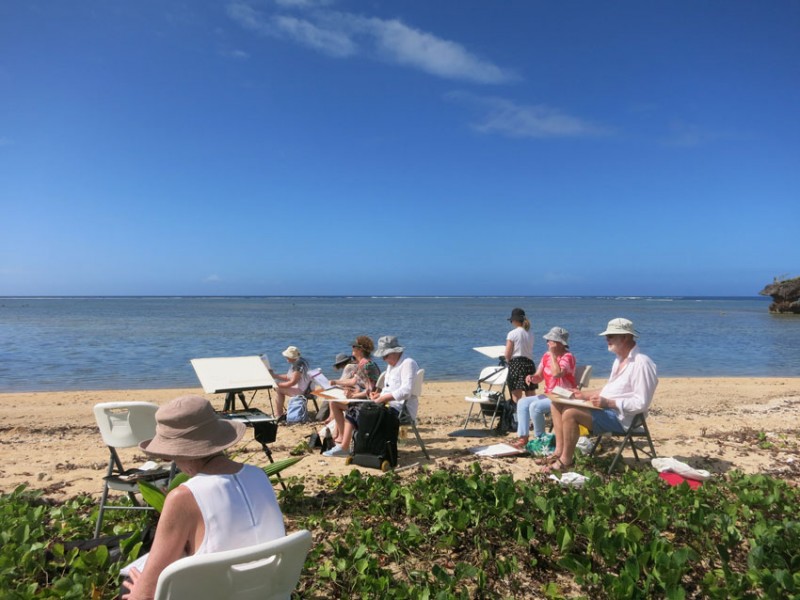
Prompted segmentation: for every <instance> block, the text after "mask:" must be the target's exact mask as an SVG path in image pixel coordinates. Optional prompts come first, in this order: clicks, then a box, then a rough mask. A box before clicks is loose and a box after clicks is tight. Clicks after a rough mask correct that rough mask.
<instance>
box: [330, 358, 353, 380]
mask: <svg viewBox="0 0 800 600" xmlns="http://www.w3.org/2000/svg"><path fill="white" fill-rule="evenodd" d="M333 368H334V370H336V371H341V372H342V375H341V377H340V379H350V378H351V377H354V376H355V374H356V371H357V370H358V362H357V361H356V358H355V357H354V356H353V355H352V354H347V353H345V352H339V354H337V355H336V358H335V359H334V361H333ZM337 381H339V379H331V380H330V382H331V383H332V384H333V385H338V384H337V383H336V382H337Z"/></svg>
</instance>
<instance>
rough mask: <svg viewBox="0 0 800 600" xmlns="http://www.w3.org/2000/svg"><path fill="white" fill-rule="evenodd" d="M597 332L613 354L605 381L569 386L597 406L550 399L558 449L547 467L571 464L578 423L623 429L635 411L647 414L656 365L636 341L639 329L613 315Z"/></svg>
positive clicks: (596, 428) (602, 430) (613, 430)
mask: <svg viewBox="0 0 800 600" xmlns="http://www.w3.org/2000/svg"><path fill="white" fill-rule="evenodd" d="M600 335H601V336H605V338H606V343H607V344H608V351H609V352H613V353H614V354H615V355H616V358H615V359H614V364H613V366H612V367H611V376H610V377H609V378H608V383H606V384H605V386H603V389H601V390H599V391H591V390H577V389H574V390H572V391H573V392H574V393H575V397H576V398H578V399H581V400H586V401H588V402H591V403H592V404H593V405H594V406H596V407H597V408H598V409H600V410H593V409H588V408H579V407H576V406H571V405H568V404H559V403H558V402H553V405H552V415H553V431H554V432H555V434H556V445H557V448H558V453H554V454H553V456H552V457H551V459H552V464H551V465H550V466H549V467H548V468H546V471H557V470H562V469H566V468H568V467H571V466H572V463H573V462H574V457H575V445H576V444H577V443H578V426H579V425H583V426H584V427H586V428H587V429H588V430H589V431H591V432H592V433H593V434H599V433H625V431H627V429H628V427H630V426H631V423H632V422H633V418H634V417H635V416H636V415H637V414H639V413H644V414H645V415H646V414H647V411H648V410H649V408H650V403H651V402H652V401H653V394H654V393H655V391H656V386H657V385H658V375H657V373H656V365H655V363H654V362H653V361H652V360H650V357H649V356H647V355H645V354H642V352H641V351H640V350H639V347H638V346H637V345H636V338H637V337H638V336H639V333H638V332H637V331H636V330H635V329H634V328H633V323H632V322H631V321H629V320H628V319H621V318H618V319H612V320H611V321H609V322H608V327H606V330H605V331H604V332H602V333H601V334H600Z"/></svg>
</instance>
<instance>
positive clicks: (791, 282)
mask: <svg viewBox="0 0 800 600" xmlns="http://www.w3.org/2000/svg"><path fill="white" fill-rule="evenodd" d="M759 294H761V295H762V296H772V304H770V305H769V312H773V313H794V314H800V277H795V278H794V279H784V280H781V281H779V280H778V279H777V278H776V279H775V281H774V282H772V283H770V284H769V285H768V286H766V287H765V288H764V289H763V290H761V291H760V292H759Z"/></svg>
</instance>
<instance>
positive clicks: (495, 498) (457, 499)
mask: <svg viewBox="0 0 800 600" xmlns="http://www.w3.org/2000/svg"><path fill="white" fill-rule="evenodd" d="M287 483H288V486H287V489H286V490H285V491H280V492H279V498H280V502H281V505H282V508H283V510H284V514H285V516H286V520H287V530H289V531H292V530H296V529H300V528H306V529H309V530H310V531H311V532H312V534H313V536H314V545H313V546H312V549H311V552H310V553H309V555H308V557H307V560H306V565H305V569H304V572H303V575H302V577H301V580H300V584H299V587H298V590H297V593H296V597H298V598H343V597H353V598H431V599H432V598H441V599H449V598H465V599H466V598H523V597H525V598H577V597H584V598H675V599H677V598H761V597H769V598H791V597H798V596H800V521H798V517H797V507H798V506H799V505H800V492H799V491H798V489H797V487H795V486H793V485H791V484H789V483H786V482H784V481H782V480H780V479H776V478H772V477H769V476H765V475H744V474H742V473H740V472H731V473H729V474H727V475H725V476H720V477H716V478H714V479H712V480H710V481H708V482H706V483H705V484H704V485H703V486H702V487H700V488H699V489H697V490H694V491H693V490H691V489H690V488H689V487H688V486H686V485H685V484H682V485H680V486H677V487H669V486H668V485H666V484H665V482H664V481H662V480H661V479H660V478H659V477H658V475H657V473H655V471H652V470H649V469H646V470H633V469H630V470H626V471H625V472H624V473H622V474H620V475H615V476H613V477H604V476H599V475H597V476H594V477H592V478H590V480H589V481H588V483H587V484H586V485H585V486H584V487H583V488H580V489H575V488H567V487H561V486H559V485H557V484H555V483H554V482H552V481H549V480H547V479H545V478H543V477H538V476H537V477H535V478H534V479H532V480H529V481H514V480H513V479H512V478H511V476H509V475H505V474H499V475H497V474H490V473H487V472H484V471H483V470H482V469H481V467H480V465H479V464H478V463H474V464H472V465H470V466H468V467H467V471H466V472H464V471H460V470H457V469H455V468H453V469H450V470H437V471H433V470H426V469H421V470H420V471H419V472H418V473H416V474H413V475H410V474H406V475H405V476H402V477H401V476H400V475H399V474H393V473H389V474H386V475H371V474H370V475H364V474H360V473H359V472H357V471H353V472H352V473H350V474H349V475H347V476H344V477H330V478H327V479H325V480H324V481H323V483H324V485H323V490H322V491H320V492H319V493H315V494H313V495H312V494H309V493H307V492H306V490H305V487H304V485H303V483H302V482H301V481H299V480H292V479H287ZM95 514H96V502H95V501H94V500H92V499H90V498H89V497H86V496H81V497H76V498H73V499H70V500H69V501H67V502H65V503H52V502H49V501H46V500H45V499H44V498H43V496H42V494H41V492H38V491H33V490H29V489H25V488H24V487H20V488H18V489H16V490H15V491H13V492H12V493H9V494H4V495H3V496H2V499H1V500H0V539H2V548H1V549H0V597H2V598H4V599H5V598H10V599H11V598H13V599H20V600H23V599H29V598H93V599H104V598H109V599H110V598H113V597H115V595H116V594H117V592H118V579H117V572H118V569H119V568H120V566H121V564H123V563H124V562H127V561H129V560H130V559H131V558H133V557H135V556H136V555H137V554H138V551H139V547H140V541H139V538H138V535H139V534H138V533H137V534H135V535H134V536H133V537H132V538H131V539H129V540H126V541H125V542H123V544H122V547H121V549H122V551H123V553H124V555H123V556H122V557H121V558H115V557H114V555H112V554H111V553H110V552H109V551H108V549H107V548H106V547H104V546H102V547H99V548H97V549H94V550H89V551H78V550H65V549H64V546H63V542H66V541H69V540H75V539H88V538H89V537H91V532H92V526H93V523H94V517H95ZM130 514H132V513H130V512H129V511H112V513H110V514H109V520H108V527H107V528H106V530H107V531H110V529H112V528H113V530H114V532H115V533H122V532H126V531H136V532H140V531H141V530H142V529H143V527H144V525H145V524H146V521H147V519H148V518H150V519H152V518H153V517H152V515H154V513H148V514H149V515H151V516H149V517H148V516H147V515H143V514H141V513H135V514H134V516H129V515H130Z"/></svg>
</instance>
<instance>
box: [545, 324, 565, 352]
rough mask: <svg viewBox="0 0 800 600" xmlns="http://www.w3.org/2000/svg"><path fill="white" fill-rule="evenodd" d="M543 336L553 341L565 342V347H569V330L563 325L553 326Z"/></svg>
mask: <svg viewBox="0 0 800 600" xmlns="http://www.w3.org/2000/svg"><path fill="white" fill-rule="evenodd" d="M542 337H543V338H544V339H546V340H549V341H551V342H559V343H561V344H563V346H564V347H565V348H569V331H567V330H566V329H564V328H563V327H553V328H552V329H551V330H550V331H548V332H547V333H545V334H544V335H543V336H542Z"/></svg>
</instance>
